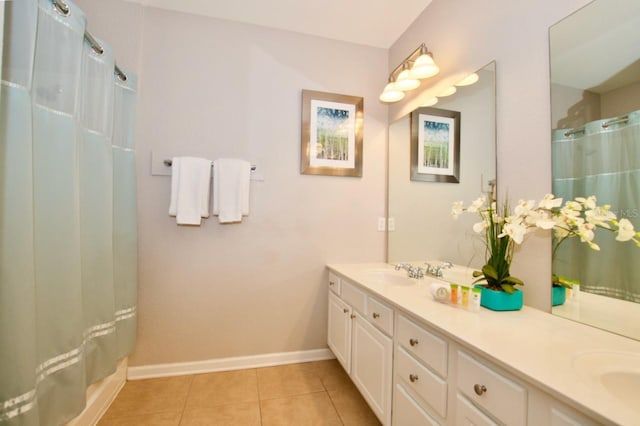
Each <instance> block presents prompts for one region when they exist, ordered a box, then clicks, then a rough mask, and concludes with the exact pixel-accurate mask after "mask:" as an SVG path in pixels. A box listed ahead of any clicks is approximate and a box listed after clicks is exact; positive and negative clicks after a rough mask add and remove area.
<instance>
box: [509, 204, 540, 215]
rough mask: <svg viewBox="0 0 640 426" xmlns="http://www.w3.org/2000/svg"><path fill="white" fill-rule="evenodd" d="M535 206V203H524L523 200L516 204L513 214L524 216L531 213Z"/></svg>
mask: <svg viewBox="0 0 640 426" xmlns="http://www.w3.org/2000/svg"><path fill="white" fill-rule="evenodd" d="M535 205H536V202H535V201H533V200H529V201H525V200H520V201H519V202H518V205H517V206H516V208H515V209H513V212H514V213H515V214H516V215H517V216H520V215H526V214H527V213H529V212H530V211H531V209H532V208H533V207H534V206H535Z"/></svg>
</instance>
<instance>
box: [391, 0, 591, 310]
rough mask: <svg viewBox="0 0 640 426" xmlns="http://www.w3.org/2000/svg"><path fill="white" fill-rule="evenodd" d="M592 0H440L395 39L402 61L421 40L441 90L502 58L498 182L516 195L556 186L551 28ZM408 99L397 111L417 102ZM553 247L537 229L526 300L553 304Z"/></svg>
mask: <svg viewBox="0 0 640 426" xmlns="http://www.w3.org/2000/svg"><path fill="white" fill-rule="evenodd" d="M586 3H588V0H566V1H562V2H557V1H554V0H543V1H536V2H532V1H528V0H513V1H504V0H502V1H500V0H481V1H470V0H434V1H433V3H431V5H430V6H429V7H428V8H427V10H426V11H425V12H424V13H422V14H421V15H420V16H419V17H418V18H417V19H416V20H415V21H414V23H413V24H412V25H411V26H410V27H409V29H408V30H407V31H406V32H405V34H404V35H403V36H402V37H401V38H400V39H399V40H398V41H397V42H396V43H395V44H394V45H393V46H392V48H391V50H390V54H389V66H390V67H395V66H396V65H397V64H398V63H399V62H400V61H401V60H402V59H403V58H404V57H405V56H406V55H407V54H408V53H409V52H411V51H412V50H413V49H414V48H415V47H416V46H418V45H419V44H420V43H421V42H425V43H427V45H428V47H429V49H431V50H432V51H433V52H434V54H435V59H436V61H437V62H438V64H439V66H440V67H441V69H442V73H441V74H442V75H440V76H438V77H436V79H435V85H436V86H437V87H435V88H434V89H433V91H435V90H436V89H438V88H440V87H444V86H446V85H447V84H450V83H452V82H454V81H456V80H457V79H459V78H461V77H462V76H464V75H465V74H466V73H468V72H471V71H473V70H475V69H477V68H479V67H481V66H482V65H484V64H486V63H487V62H489V61H491V60H494V59H495V60H496V69H497V72H496V76H497V105H498V111H497V122H498V127H497V134H498V187H499V192H500V193H508V195H509V197H510V198H511V199H518V198H539V197H541V196H542V195H544V194H545V193H546V192H549V191H550V188H551V161H550V157H551V153H550V152H551V150H550V128H551V122H550V120H551V116H550V107H549V103H550V101H549V97H550V95H549V69H548V63H549V58H548V53H549V37H548V28H549V26H550V25H552V24H554V23H555V22H557V21H558V20H560V19H561V18H563V17H564V16H566V15H568V14H569V13H571V12H573V11H574V10H576V9H577V8H579V7H581V6H583V5H584V4H586ZM416 105H417V104H416V101H415V100H414V101H412V100H411V99H408V100H407V101H405V102H403V103H402V104H400V105H396V106H393V107H391V108H390V119H391V120H393V119H395V118H396V117H400V116H402V115H404V114H406V113H407V112H408V111H410V110H411V109H413V108H415V106H416ZM550 260H551V254H550V247H549V241H548V239H547V238H538V237H536V236H534V237H533V238H530V239H529V241H527V242H526V243H525V245H524V246H522V250H520V252H519V253H517V254H516V257H515V262H514V268H513V273H514V275H516V276H518V277H520V278H522V279H524V281H525V282H526V287H525V303H527V304H529V305H532V306H535V307H539V308H540V309H545V310H550V299H551V296H550V285H549V277H550V276H551V262H550Z"/></svg>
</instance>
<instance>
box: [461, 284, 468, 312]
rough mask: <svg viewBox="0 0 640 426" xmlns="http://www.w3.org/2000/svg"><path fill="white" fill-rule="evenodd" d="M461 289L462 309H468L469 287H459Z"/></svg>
mask: <svg viewBox="0 0 640 426" xmlns="http://www.w3.org/2000/svg"><path fill="white" fill-rule="evenodd" d="M461 288H462V307H463V308H465V309H466V308H468V307H469V287H467V286H464V285H463V286H461Z"/></svg>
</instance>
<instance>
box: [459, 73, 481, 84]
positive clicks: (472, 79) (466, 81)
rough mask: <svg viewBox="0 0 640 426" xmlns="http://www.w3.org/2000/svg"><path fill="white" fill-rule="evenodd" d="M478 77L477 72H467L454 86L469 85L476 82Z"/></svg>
mask: <svg viewBox="0 0 640 426" xmlns="http://www.w3.org/2000/svg"><path fill="white" fill-rule="evenodd" d="M479 79H480V77H478V74H476V73H475V72H474V73H472V74H469V75H468V76H466V77H465V78H463V79H462V80H460V81H459V82H457V83H456V86H471V85H472V84H473V83H475V82H477V81H478V80H479Z"/></svg>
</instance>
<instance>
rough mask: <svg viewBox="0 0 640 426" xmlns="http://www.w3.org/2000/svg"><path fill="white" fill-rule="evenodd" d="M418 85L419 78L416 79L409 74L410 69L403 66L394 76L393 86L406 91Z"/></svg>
mask: <svg viewBox="0 0 640 426" xmlns="http://www.w3.org/2000/svg"><path fill="white" fill-rule="evenodd" d="M418 86H420V80H417V79H415V78H414V77H413V75H412V74H411V70H409V69H408V68H405V69H404V70H403V71H402V72H401V73H400V74H398V77H397V78H396V82H395V88H396V89H398V90H402V91H403V92H406V91H407V90H413V89H415V88H416V87H418Z"/></svg>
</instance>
